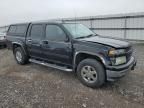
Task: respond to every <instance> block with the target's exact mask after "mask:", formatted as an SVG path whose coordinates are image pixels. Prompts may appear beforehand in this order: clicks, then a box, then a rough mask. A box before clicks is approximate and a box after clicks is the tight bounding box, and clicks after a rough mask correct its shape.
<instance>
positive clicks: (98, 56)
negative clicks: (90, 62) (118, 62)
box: [73, 51, 106, 68]
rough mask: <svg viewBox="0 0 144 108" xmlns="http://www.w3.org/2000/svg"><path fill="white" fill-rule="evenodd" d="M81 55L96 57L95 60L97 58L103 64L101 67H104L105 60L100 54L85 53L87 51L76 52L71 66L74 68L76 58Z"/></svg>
mask: <svg viewBox="0 0 144 108" xmlns="http://www.w3.org/2000/svg"><path fill="white" fill-rule="evenodd" d="M81 53H84V54H88V55H92V56H96V57H97V58H99V59H100V60H101V62H102V63H103V65H104V66H106V61H105V59H104V58H103V57H102V56H101V55H100V54H96V53H91V52H87V51H78V52H75V54H74V59H73V66H74V68H75V66H76V57H77V56H78V55H79V54H81Z"/></svg>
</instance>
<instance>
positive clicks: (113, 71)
mask: <svg viewBox="0 0 144 108" xmlns="http://www.w3.org/2000/svg"><path fill="white" fill-rule="evenodd" d="M135 66H136V60H135V58H134V57H131V59H130V60H129V62H128V63H126V64H124V65H120V66H107V67H106V75H107V80H108V81H115V80H117V79H119V78H121V77H123V76H125V75H126V74H127V73H128V72H129V71H131V70H134V68H135Z"/></svg>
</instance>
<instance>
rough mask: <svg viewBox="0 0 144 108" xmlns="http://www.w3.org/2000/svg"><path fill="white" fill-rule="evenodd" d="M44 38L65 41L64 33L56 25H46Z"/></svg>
mask: <svg viewBox="0 0 144 108" xmlns="http://www.w3.org/2000/svg"><path fill="white" fill-rule="evenodd" d="M46 39H47V40H50V41H65V40H66V34H65V33H64V31H63V30H62V29H61V28H60V27H59V26H57V25H47V26H46Z"/></svg>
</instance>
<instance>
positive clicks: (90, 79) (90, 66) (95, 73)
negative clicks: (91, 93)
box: [77, 59, 105, 88]
mask: <svg viewBox="0 0 144 108" xmlns="http://www.w3.org/2000/svg"><path fill="white" fill-rule="evenodd" d="M77 75H78V78H79V79H80V81H81V82H82V83H83V84H84V85H86V86H88V87H92V88H94V87H100V86H102V85H103V84H104V83H105V70H104V67H103V65H102V64H101V63H100V62H99V61H97V60H95V59H85V60H82V61H81V62H80V63H79V65H78V67H77Z"/></svg>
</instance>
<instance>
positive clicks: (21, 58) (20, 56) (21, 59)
mask: <svg viewBox="0 0 144 108" xmlns="http://www.w3.org/2000/svg"><path fill="white" fill-rule="evenodd" d="M14 56H15V59H16V61H17V63H18V64H21V65H24V64H26V63H27V62H28V56H27V55H26V54H25V53H24V51H23V50H22V48H21V47H18V48H15V49H14Z"/></svg>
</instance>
